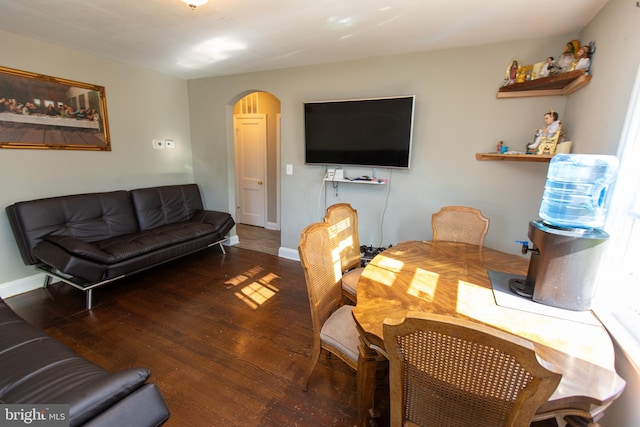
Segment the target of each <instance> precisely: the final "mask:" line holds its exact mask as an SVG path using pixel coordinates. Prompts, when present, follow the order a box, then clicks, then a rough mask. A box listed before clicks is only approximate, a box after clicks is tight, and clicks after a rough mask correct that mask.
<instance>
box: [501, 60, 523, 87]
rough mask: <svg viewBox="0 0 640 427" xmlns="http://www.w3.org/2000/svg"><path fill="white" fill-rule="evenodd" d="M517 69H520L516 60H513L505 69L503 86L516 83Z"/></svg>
mask: <svg viewBox="0 0 640 427" xmlns="http://www.w3.org/2000/svg"><path fill="white" fill-rule="evenodd" d="M518 68H520V63H519V62H518V60H517V59H513V60H512V61H511V62H510V63H509V66H508V67H507V71H506V72H505V76H504V85H503V86H507V85H510V84H512V83H514V82H515V81H516V77H517V76H518Z"/></svg>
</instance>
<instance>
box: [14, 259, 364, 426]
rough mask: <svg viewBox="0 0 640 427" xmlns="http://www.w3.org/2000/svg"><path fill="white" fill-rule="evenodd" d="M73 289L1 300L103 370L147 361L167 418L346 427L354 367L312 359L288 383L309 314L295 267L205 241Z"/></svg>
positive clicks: (185, 422) (304, 356) (300, 355)
mask: <svg viewBox="0 0 640 427" xmlns="http://www.w3.org/2000/svg"><path fill="white" fill-rule="evenodd" d="M83 295H84V294H83V293H82V292H80V291H78V290H76V289H73V288H71V287H69V286H66V285H61V284H55V285H52V286H50V287H49V288H48V289H47V290H44V289H42V290H40V289H39V290H35V291H32V292H28V293H26V294H22V295H17V296H14V297H11V298H8V299H7V300H6V301H7V303H8V304H9V305H10V306H11V307H12V308H13V309H14V310H15V311H16V312H17V313H18V314H20V315H21V316H22V317H24V318H25V319H26V320H28V321H30V322H31V323H33V324H35V325H37V326H39V327H41V328H43V329H44V330H45V331H46V332H47V333H48V334H50V335H52V336H54V337H55V338H58V339H60V340H61V341H63V342H65V343H66V344H67V345H69V346H70V347H72V348H73V349H74V350H75V351H76V352H78V353H79V354H81V355H83V356H85V357H87V358H88V359H90V360H92V361H93V362H95V363H97V364H99V365H101V366H103V367H104V368H106V369H108V370H111V371H116V370H119V369H124V368H129V367H135V366H142V367H147V368H149V369H151V372H152V376H151V380H152V381H153V382H155V383H156V384H158V386H159V388H160V390H161V392H162V395H163V397H164V398H165V400H166V402H167V405H168V406H169V409H170V411H171V418H170V419H169V421H168V422H167V424H166V425H167V426H351V425H353V424H354V423H355V421H356V415H357V414H356V410H355V398H356V393H355V386H356V384H355V372H354V371H353V370H351V369H350V368H349V367H348V366H347V365H345V364H344V363H343V362H342V361H340V360H339V359H338V358H325V357H321V358H320V362H319V364H318V366H317V368H316V370H315V372H314V374H313V376H312V377H311V381H310V385H309V391H308V392H306V393H305V392H303V391H302V389H301V387H300V381H301V379H302V377H303V375H304V373H305V371H306V369H307V368H308V365H309V355H310V350H311V315H310V313H309V303H308V299H307V293H306V287H305V283H304V277H303V273H302V269H301V267H300V264H299V263H298V262H295V261H291V260H286V259H282V258H278V257H274V256H271V255H267V254H263V253H260V252H255V251H250V250H245V249H241V248H235V247H230V248H227V255H222V254H221V252H220V250H219V248H212V249H210V250H206V251H203V252H200V253H198V254H194V255H192V256H189V257H186V258H183V259H181V260H178V261H175V262H172V263H169V264H166V265H164V266H160V267H157V268H154V269H151V270H148V271H146V272H144V273H140V274H138V275H136V276H133V277H130V278H128V279H124V280H121V281H119V282H115V283H112V284H110V285H107V286H105V287H104V288H102V289H98V290H96V291H94V301H95V302H94V304H95V305H94V308H93V310H91V312H89V311H85V310H83V306H84V296H83Z"/></svg>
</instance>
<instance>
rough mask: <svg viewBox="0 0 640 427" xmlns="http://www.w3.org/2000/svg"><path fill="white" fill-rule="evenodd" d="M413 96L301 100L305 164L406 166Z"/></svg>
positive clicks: (411, 130)
mask: <svg viewBox="0 0 640 427" xmlns="http://www.w3.org/2000/svg"><path fill="white" fill-rule="evenodd" d="M414 103H415V96H414V95H410V96H397V97H385V98H367V99H348V100H339V101H317V102H306V103H305V104H304V130H305V163H307V164H319V165H352V166H371V167H388V168H409V165H410V162H411V139H412V134H413V107H414Z"/></svg>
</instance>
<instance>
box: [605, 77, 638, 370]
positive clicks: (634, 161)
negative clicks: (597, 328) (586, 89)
mask: <svg viewBox="0 0 640 427" xmlns="http://www.w3.org/2000/svg"><path fill="white" fill-rule="evenodd" d="M617 155H618V158H619V159H620V169H619V172H618V177H617V180H616V183H615V187H614V188H613V191H612V197H611V199H610V204H609V213H608V216H607V223H606V226H605V229H606V230H607V232H608V233H609V235H610V238H609V241H608V242H607V249H606V251H605V254H604V256H603V259H602V262H601V265H600V268H599V273H598V286H597V289H598V294H597V297H596V299H595V304H594V311H595V313H596V314H597V315H598V317H599V318H600V319H601V321H602V322H603V324H604V325H605V327H606V328H607V330H608V331H609V333H610V334H611V335H612V337H613V338H614V339H615V340H616V342H617V343H618V345H619V347H620V349H621V350H622V352H623V353H624V354H625V356H626V357H627V358H628V359H629V361H630V363H631V365H632V366H633V367H634V368H635V370H636V372H638V373H639V374H640V67H639V68H638V73H637V74H636V81H635V84H634V88H633V91H632V92H631V98H630V101H629V108H628V110H627V114H626V119H625V124H624V128H623V131H622V135H621V138H620V144H619V147H618V153H617Z"/></svg>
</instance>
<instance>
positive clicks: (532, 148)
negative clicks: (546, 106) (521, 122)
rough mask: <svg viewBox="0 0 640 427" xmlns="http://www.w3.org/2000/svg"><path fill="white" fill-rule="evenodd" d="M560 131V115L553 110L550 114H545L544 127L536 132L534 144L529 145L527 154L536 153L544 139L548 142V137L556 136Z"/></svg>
mask: <svg viewBox="0 0 640 427" xmlns="http://www.w3.org/2000/svg"><path fill="white" fill-rule="evenodd" d="M559 129H560V120H559V116H558V113H556V112H555V111H553V110H549V112H548V113H545V114H544V126H543V127H542V128H541V129H538V130H537V131H536V134H535V137H534V140H533V143H532V144H529V145H527V153H528V154H532V153H535V152H536V151H537V148H538V145H540V142H542V140H543V139H545V140H546V139H547V138H548V137H551V136H553V135H555V133H556V132H558V130H559Z"/></svg>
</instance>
